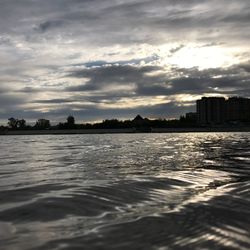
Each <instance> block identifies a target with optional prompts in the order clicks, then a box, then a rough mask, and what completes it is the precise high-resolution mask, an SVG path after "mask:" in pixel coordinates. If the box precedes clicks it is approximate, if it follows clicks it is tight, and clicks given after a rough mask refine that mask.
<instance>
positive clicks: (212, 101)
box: [196, 97, 250, 125]
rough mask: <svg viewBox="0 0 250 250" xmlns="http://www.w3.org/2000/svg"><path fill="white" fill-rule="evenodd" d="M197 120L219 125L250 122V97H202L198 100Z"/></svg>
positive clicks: (201, 123)
mask: <svg viewBox="0 0 250 250" xmlns="http://www.w3.org/2000/svg"><path fill="white" fill-rule="evenodd" d="M196 104H197V105H196V108H197V122H198V124H200V125H217V124H223V123H225V122H250V99H248V98H243V97H231V98H229V99H227V100H226V99H225V98H223V97H202V99H200V100H197V103H196Z"/></svg>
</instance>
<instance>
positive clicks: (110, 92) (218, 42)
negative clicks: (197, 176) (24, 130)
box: [0, 0, 250, 123]
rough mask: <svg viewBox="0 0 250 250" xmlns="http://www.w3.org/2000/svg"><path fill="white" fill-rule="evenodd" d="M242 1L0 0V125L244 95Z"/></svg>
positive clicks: (246, 32)
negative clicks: (16, 120) (17, 120)
mask: <svg viewBox="0 0 250 250" xmlns="http://www.w3.org/2000/svg"><path fill="white" fill-rule="evenodd" d="M249 41H250V2H249V0H238V1H235V0H234V1H233V0H216V1H215V0H188V1H186V0H185V1H184V0H134V1H132V0H0V123H6V122H7V119H8V118H10V117H17V118H24V119H26V120H27V121H34V120H36V119H38V118H47V119H50V120H51V121H64V120H65V119H66V117H67V116H68V115H69V114H71V115H73V116H74V117H75V118H76V120H77V121H79V122H80V121H82V122H88V121H100V120H102V119H111V118H118V119H127V118H129V119H131V118H133V117H135V116H136V115H137V114H141V115H142V116H144V117H149V118H157V117H164V118H175V117H176V118H177V117H179V116H180V115H182V114H184V113H186V112H189V111H195V105H196V104H195V101H196V100H197V99H199V98H201V97H202V96H223V97H229V96H242V97H250V46H249Z"/></svg>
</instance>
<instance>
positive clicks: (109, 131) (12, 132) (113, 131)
mask: <svg viewBox="0 0 250 250" xmlns="http://www.w3.org/2000/svg"><path fill="white" fill-rule="evenodd" d="M207 132H212V133H216V132H250V127H239V128H235V127H234V128H233V127H231V128H230V127H224V128H223V127H212V128H152V129H151V131H144V130H143V129H142V130H136V129H134V128H131V129H67V130H66V129H64V130H8V131H0V136H1V135H2V136H5V135H67V134H69V135H70V134H137V133H207Z"/></svg>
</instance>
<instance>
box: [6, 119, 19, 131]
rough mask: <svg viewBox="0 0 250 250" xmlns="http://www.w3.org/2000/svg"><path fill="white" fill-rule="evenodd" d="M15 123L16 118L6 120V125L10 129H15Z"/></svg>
mask: <svg viewBox="0 0 250 250" xmlns="http://www.w3.org/2000/svg"><path fill="white" fill-rule="evenodd" d="M17 123H18V119H16V118H13V117H11V118H9V119H8V125H9V127H10V128H12V129H16V128H17Z"/></svg>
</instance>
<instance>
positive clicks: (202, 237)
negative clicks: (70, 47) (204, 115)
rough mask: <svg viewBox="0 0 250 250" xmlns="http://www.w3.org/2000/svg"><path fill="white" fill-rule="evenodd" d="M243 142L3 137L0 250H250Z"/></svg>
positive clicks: (248, 168)
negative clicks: (1, 249) (0, 248)
mask: <svg viewBox="0 0 250 250" xmlns="http://www.w3.org/2000/svg"><path fill="white" fill-rule="evenodd" d="M249 135H250V134H249V133H207V134H206V133H197V134H195V133H189V134H131V135H128V134H126V135H122V134H121V135H118V134H113V135H51V136H5V137H1V141H0V242H1V247H2V248H3V249H7V250H10V249H11V250H12V249H211V248H212V249H225V248H226V249H249V248H250V237H249V236H250V234H249V228H250V216H249V215H250V212H249V207H250V192H249V190H250V183H249V174H250V165H249V163H250V142H249Z"/></svg>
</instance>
